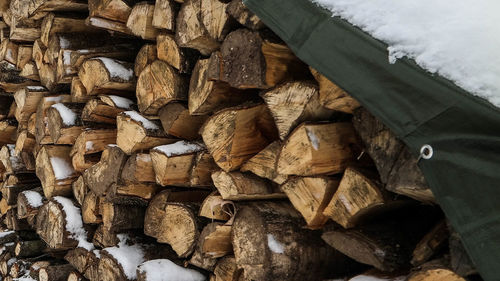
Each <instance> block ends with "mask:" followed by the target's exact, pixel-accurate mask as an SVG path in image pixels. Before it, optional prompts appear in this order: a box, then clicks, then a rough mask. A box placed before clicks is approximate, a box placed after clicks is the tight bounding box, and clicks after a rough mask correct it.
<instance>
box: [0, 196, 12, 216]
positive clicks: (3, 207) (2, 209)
mask: <svg viewBox="0 0 500 281" xmlns="http://www.w3.org/2000/svg"><path fill="white" fill-rule="evenodd" d="M12 208H14V206H11V205H9V204H8V203H7V199H5V198H2V199H1V200H0V214H1V215H2V216H3V215H5V214H7V212H8V211H9V210H10V209H12Z"/></svg>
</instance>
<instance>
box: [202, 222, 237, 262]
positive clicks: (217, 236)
mask: <svg viewBox="0 0 500 281" xmlns="http://www.w3.org/2000/svg"><path fill="white" fill-rule="evenodd" d="M199 243H200V247H201V252H202V254H203V255H205V256H208V257H211V258H221V257H223V256H226V255H229V254H231V253H232V252H233V245H232V244H231V226H230V225H224V224H222V223H218V222H213V223H210V224H208V225H207V226H205V227H204V228H203V231H202V232H201V234H200V242H199Z"/></svg>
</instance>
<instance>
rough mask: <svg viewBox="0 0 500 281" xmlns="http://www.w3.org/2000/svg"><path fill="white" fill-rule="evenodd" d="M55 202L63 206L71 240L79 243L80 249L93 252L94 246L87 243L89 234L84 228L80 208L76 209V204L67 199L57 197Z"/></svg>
mask: <svg viewBox="0 0 500 281" xmlns="http://www.w3.org/2000/svg"><path fill="white" fill-rule="evenodd" d="M54 200H55V201H56V202H58V203H59V204H61V205H62V207H63V211H64V213H65V214H66V230H67V231H68V232H69V233H70V234H71V238H73V239H75V240H76V241H78V247H81V248H84V249H86V250H88V251H91V250H93V249H94V245H93V244H92V243H90V242H88V241H87V232H86V231H85V229H84V228H83V220H82V213H81V212H80V208H78V207H76V206H75V204H73V202H72V201H71V200H70V199H68V198H66V197H62V196H56V197H54Z"/></svg>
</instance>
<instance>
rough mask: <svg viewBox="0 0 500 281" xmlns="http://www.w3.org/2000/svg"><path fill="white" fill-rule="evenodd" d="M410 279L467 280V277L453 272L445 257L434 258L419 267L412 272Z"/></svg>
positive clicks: (428, 280) (431, 280) (436, 280)
mask: <svg viewBox="0 0 500 281" xmlns="http://www.w3.org/2000/svg"><path fill="white" fill-rule="evenodd" d="M406 280H408V281H441V280H446V281H465V280H466V279H465V278H463V277H461V276H460V275H458V274H457V273H455V272H453V270H452V269H450V268H449V266H448V261H447V260H446V259H444V258H441V259H436V260H432V261H430V262H427V263H425V264H423V265H422V266H420V267H418V268H417V270H415V271H413V272H412V273H410V274H409V275H408V276H407V278H406Z"/></svg>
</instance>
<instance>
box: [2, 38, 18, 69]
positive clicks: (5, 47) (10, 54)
mask: <svg viewBox="0 0 500 281" xmlns="http://www.w3.org/2000/svg"><path fill="white" fill-rule="evenodd" d="M18 48H19V45H17V44H16V43H14V42H12V41H10V40H9V39H5V40H3V41H2V43H1V44H0V60H2V61H6V62H9V63H11V64H12V65H16V63H17V51H18Z"/></svg>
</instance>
